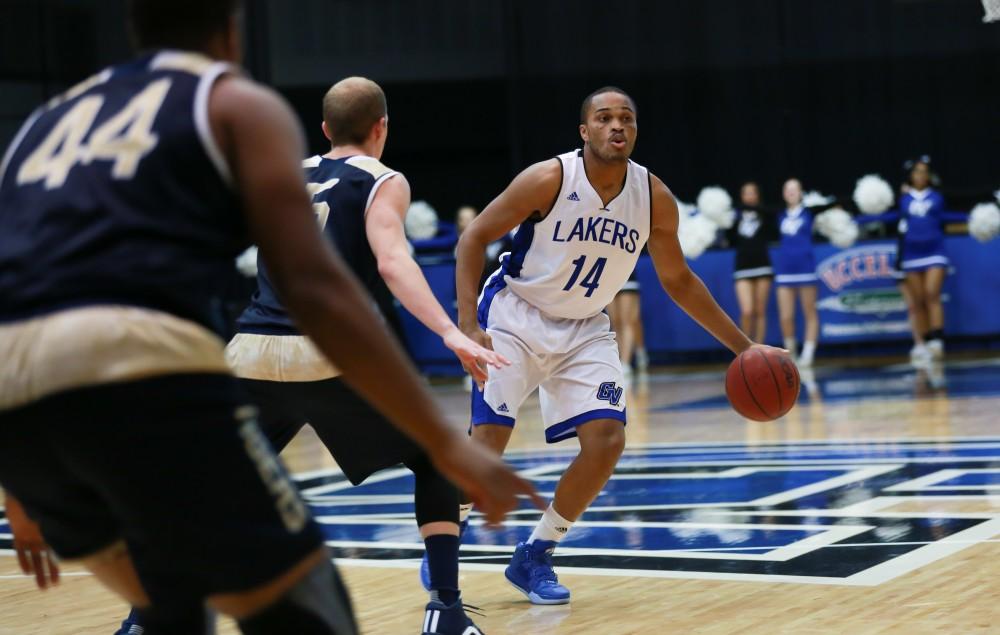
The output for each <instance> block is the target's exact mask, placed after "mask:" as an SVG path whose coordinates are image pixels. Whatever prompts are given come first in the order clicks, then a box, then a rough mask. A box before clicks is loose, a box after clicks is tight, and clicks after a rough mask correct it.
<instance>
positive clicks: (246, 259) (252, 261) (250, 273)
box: [236, 245, 257, 278]
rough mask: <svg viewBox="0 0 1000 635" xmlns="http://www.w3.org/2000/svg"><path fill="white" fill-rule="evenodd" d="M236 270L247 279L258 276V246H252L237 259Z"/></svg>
mask: <svg viewBox="0 0 1000 635" xmlns="http://www.w3.org/2000/svg"><path fill="white" fill-rule="evenodd" d="M236 269H237V270H238V271H239V272H240V273H242V274H243V275H244V276H246V277H247V278H254V277H256V276H257V245H250V246H249V247H247V250H246V251H244V252H243V253H241V254H240V255H239V256H237V257H236Z"/></svg>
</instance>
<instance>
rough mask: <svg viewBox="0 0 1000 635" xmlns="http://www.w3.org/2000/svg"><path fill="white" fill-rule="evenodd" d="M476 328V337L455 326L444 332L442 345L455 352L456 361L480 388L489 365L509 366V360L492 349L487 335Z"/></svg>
mask: <svg viewBox="0 0 1000 635" xmlns="http://www.w3.org/2000/svg"><path fill="white" fill-rule="evenodd" d="M477 330H478V331H479V335H480V337H478V338H477V337H476V335H477V334H476V333H472V334H471V335H472V336H471V337H470V336H469V335H466V334H465V333H462V332H461V331H459V330H458V329H457V328H456V329H453V330H451V331H449V332H448V333H447V334H445V336H444V338H443V339H444V345H445V346H447V347H448V349H449V350H451V351H452V352H453V353H455V356H456V357H458V361H460V362H461V363H462V368H464V369H465V371H466V372H467V373H469V374H470V375H472V380H473V381H475V382H476V385H477V386H479V389H480V390H482V389H483V385H484V384H485V383H486V376H487V373H488V369H489V367H490V366H492V367H493V368H501V367H503V366H510V362H509V361H507V358H505V357H504V356H503V355H501V354H499V353H497V352H495V351H493V350H492V349H493V347H492V346H491V345H490V341H489V336H488V335H487V334H486V333H484V332H483V330H482V329H477ZM477 339H478V341H477Z"/></svg>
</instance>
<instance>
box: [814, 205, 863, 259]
mask: <svg viewBox="0 0 1000 635" xmlns="http://www.w3.org/2000/svg"><path fill="white" fill-rule="evenodd" d="M815 222H816V231H818V232H819V233H821V234H823V235H824V236H826V237H827V238H829V239H830V242H831V243H833V244H834V245H836V246H837V247H840V248H841V249H844V248H847V247H850V246H851V245H853V244H854V242H855V241H856V240H857V239H858V226H857V224H856V223H855V222H854V219H853V218H851V215H850V214H848V213H847V212H846V211H844V210H842V209H840V208H839V207H834V208H831V209H828V210H826V211H825V212H823V213H822V214H818V215H817V216H816V221H815Z"/></svg>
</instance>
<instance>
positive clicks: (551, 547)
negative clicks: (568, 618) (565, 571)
mask: <svg viewBox="0 0 1000 635" xmlns="http://www.w3.org/2000/svg"><path fill="white" fill-rule="evenodd" d="M555 549H556V543H555V542H554V541H552V540H536V541H535V542H532V543H530V544H529V543H524V542H519V543H517V549H515V550H514V557H513V558H511V559H510V564H509V565H508V566H507V570H506V571H504V575H505V576H506V577H507V581H508V582H510V583H511V584H512V585H514V588H515V589H517V590H518V591H520V592H521V593H523V594H525V595H526V596H528V599H529V600H531V603H532V604H568V603H569V589H567V588H566V587H564V586H563V585H561V584H559V577H558V576H557V575H556V572H555V571H553V570H552V552H553V551H555Z"/></svg>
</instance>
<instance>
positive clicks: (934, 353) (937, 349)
mask: <svg viewBox="0 0 1000 635" xmlns="http://www.w3.org/2000/svg"><path fill="white" fill-rule="evenodd" d="M927 350H928V351H930V353H931V358H932V359H941V358H942V357H944V342H942V341H941V340H930V341H929V342H927Z"/></svg>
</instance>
